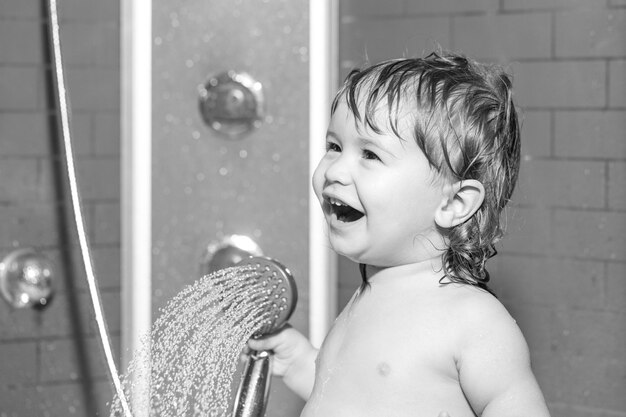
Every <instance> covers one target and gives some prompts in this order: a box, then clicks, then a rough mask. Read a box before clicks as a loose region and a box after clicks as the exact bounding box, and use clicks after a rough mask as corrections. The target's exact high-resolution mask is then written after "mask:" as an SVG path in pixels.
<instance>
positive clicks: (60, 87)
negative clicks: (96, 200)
mask: <svg viewBox="0 0 626 417" xmlns="http://www.w3.org/2000/svg"><path fill="white" fill-rule="evenodd" d="M48 19H49V24H48V26H49V40H50V50H51V52H52V63H51V64H52V70H53V71H52V73H53V76H54V81H55V82H54V84H55V85H54V89H55V93H56V104H57V110H58V118H59V122H60V123H59V124H60V130H61V136H62V138H63V151H64V156H65V165H66V171H67V178H68V183H69V189H70V196H71V201H72V209H73V211H74V220H75V223H76V230H77V232H78V241H79V244H80V253H81V257H82V261H83V265H84V267H85V272H86V278H87V284H88V287H89V294H90V296H91V301H92V305H93V310H94V316H95V320H96V323H97V327H98V333H99V335H100V342H101V345H102V349H103V351H104V355H105V358H106V363H107V367H108V370H109V374H110V376H111V380H112V381H113V384H114V386H115V391H116V393H117V396H118V398H119V400H120V403H121V405H122V409H123V411H124V415H125V417H132V414H131V412H130V407H129V405H128V401H127V400H126V396H125V394H124V390H123V388H122V384H121V381H120V377H119V374H118V372H117V369H116V366H115V361H114V359H113V352H112V349H111V340H110V338H109V333H108V331H107V325H106V320H105V317H104V312H103V309H102V300H101V297H100V293H99V291H98V283H97V280H96V276H95V273H94V268H93V262H92V258H91V254H90V250H89V242H88V239H87V234H86V233H85V221H84V218H83V211H82V208H81V198H80V192H79V189H78V182H77V179H76V169H75V166H74V152H73V150H72V135H71V125H70V110H69V106H68V101H69V98H68V93H67V90H66V85H65V73H64V69H63V57H62V55H61V40H60V33H59V19H58V10H57V2H56V0H48Z"/></svg>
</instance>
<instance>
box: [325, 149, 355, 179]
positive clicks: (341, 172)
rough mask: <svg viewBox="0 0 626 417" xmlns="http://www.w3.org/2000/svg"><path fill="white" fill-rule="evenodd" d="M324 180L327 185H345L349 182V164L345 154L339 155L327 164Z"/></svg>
mask: <svg viewBox="0 0 626 417" xmlns="http://www.w3.org/2000/svg"><path fill="white" fill-rule="evenodd" d="M324 178H325V179H326V182H328V183H331V184H332V183H339V184H342V185H346V184H348V183H349V182H350V178H351V175H350V164H349V161H348V160H347V157H346V154H340V155H338V156H337V157H336V158H335V159H333V160H332V161H330V162H329V164H328V166H327V167H326V171H325V172H324Z"/></svg>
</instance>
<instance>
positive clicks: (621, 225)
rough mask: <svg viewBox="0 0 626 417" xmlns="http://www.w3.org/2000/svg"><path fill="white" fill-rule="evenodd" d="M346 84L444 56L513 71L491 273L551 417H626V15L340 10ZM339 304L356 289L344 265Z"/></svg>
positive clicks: (569, 9) (462, 5)
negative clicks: (516, 115)
mask: <svg viewBox="0 0 626 417" xmlns="http://www.w3.org/2000/svg"><path fill="white" fill-rule="evenodd" d="M341 10H342V21H341V29H340V38H341V41H340V56H341V60H342V72H343V74H344V75H345V74H346V71H347V70H348V69H350V68H352V67H353V66H360V65H361V64H362V63H363V62H364V60H365V57H369V60H370V61H372V62H376V61H379V60H382V59H385V58H392V57H398V56H401V55H409V56H412V55H421V54H422V53H423V52H424V51H431V50H433V48H435V47H437V45H440V46H441V47H443V48H445V49H451V50H455V51H460V52H463V53H466V54H469V55H471V56H473V57H475V58H477V59H480V60H484V61H491V62H500V63H509V68H510V70H511V72H512V73H513V75H514V86H515V88H516V97H517V100H518V103H519V105H520V106H521V108H522V114H523V119H524V122H523V128H522V136H523V139H522V140H523V145H522V152H523V160H522V166H521V176H520V181H519V187H518V189H517V191H516V193H515V196H514V199H513V204H512V208H511V209H510V210H509V211H508V212H507V216H506V219H507V230H508V236H507V237H506V238H505V239H504V240H503V241H502V243H501V244H500V245H499V248H498V250H499V255H498V256H497V257H496V258H495V260H494V261H493V262H492V267H491V272H492V275H493V278H492V282H493V287H494V289H495V291H496V292H497V293H498V294H499V297H500V298H501V300H502V301H503V302H504V303H505V305H506V306H507V307H508V308H509V310H510V311H511V313H512V314H513V315H514V316H515V318H516V319H517V321H518V323H519V325H520V326H521V328H522V330H523V331H524V332H525V334H526V336H527V339H528V342H529V345H530V349H531V354H532V359H533V364H534V370H535V373H536V375H537V378H538V379H539V382H540V384H541V386H542V388H543V390H544V393H545V395H546V397H547V400H548V402H549V406H550V409H551V412H552V415H553V416H554V417H561V416H562V417H566V416H567V417H583V416H585V417H600V416H603V417H606V416H611V417H618V416H622V417H623V416H626V396H625V395H624V393H626V241H625V238H624V236H626V193H625V192H624V189H625V186H624V182H625V181H624V180H625V179H626V138H625V133H624V132H625V131H626V117H625V116H626V84H625V82H624V80H625V79H626V74H625V69H626V2H624V1H623V0H606V1H605V0H602V1H598V0H576V1H561V0H537V1H534V0H533V1H528V0H471V1H460V0H459V1H441V0H421V1H417V0H388V1H385V2H378V1H374V0H369V1H363V0H359V1H357V0H347V1H344V0H342V1H341ZM340 270H341V273H340V277H341V282H340V287H341V291H340V294H341V296H340V304H341V305H343V304H345V302H346V301H347V299H348V298H349V296H350V295H351V293H352V291H353V290H354V288H355V287H356V286H357V285H358V282H359V280H360V278H359V277H358V273H357V269H356V267H354V266H353V265H351V264H349V263H348V262H346V261H342V262H341V266H340Z"/></svg>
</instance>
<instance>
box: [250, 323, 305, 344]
mask: <svg viewBox="0 0 626 417" xmlns="http://www.w3.org/2000/svg"><path fill="white" fill-rule="evenodd" d="M291 332H296V330H293V329H292V327H291V325H289V324H286V325H285V326H283V327H281V328H280V330H278V332H275V333H271V334H269V335H263V336H261V337H259V338H254V337H253V338H251V339H250V340H248V347H249V348H250V349H252V350H275V349H276V348H277V347H278V346H280V345H281V344H284V343H285V341H286V340H287V339H288V338H289V336H290V333H291Z"/></svg>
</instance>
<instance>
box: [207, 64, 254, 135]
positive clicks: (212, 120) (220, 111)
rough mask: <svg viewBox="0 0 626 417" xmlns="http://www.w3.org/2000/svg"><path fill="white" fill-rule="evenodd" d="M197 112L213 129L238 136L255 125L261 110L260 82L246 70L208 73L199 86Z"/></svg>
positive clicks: (223, 133) (252, 128)
mask: <svg viewBox="0 0 626 417" xmlns="http://www.w3.org/2000/svg"><path fill="white" fill-rule="evenodd" d="M198 90H199V95H200V114H201V115H202V118H203V119H204V121H205V123H206V124H207V125H208V126H209V127H210V128H211V129H213V130H214V131H215V132H217V133H219V134H220V135H222V136H225V137H226V138H229V139H239V138H242V137H243V136H245V134H247V133H249V132H250V131H252V130H254V129H255V128H258V127H259V126H260V125H261V123H262V118H263V113H264V108H263V107H264V98H263V85H262V84H261V83H260V82H258V81H256V80H255V79H254V78H252V77H251V76H250V75H249V74H247V73H245V72H236V71H233V70H230V71H226V72H222V73H219V74H217V75H213V76H210V77H209V78H208V79H207V81H206V82H205V83H204V84H203V85H200V86H199V87H198Z"/></svg>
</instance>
